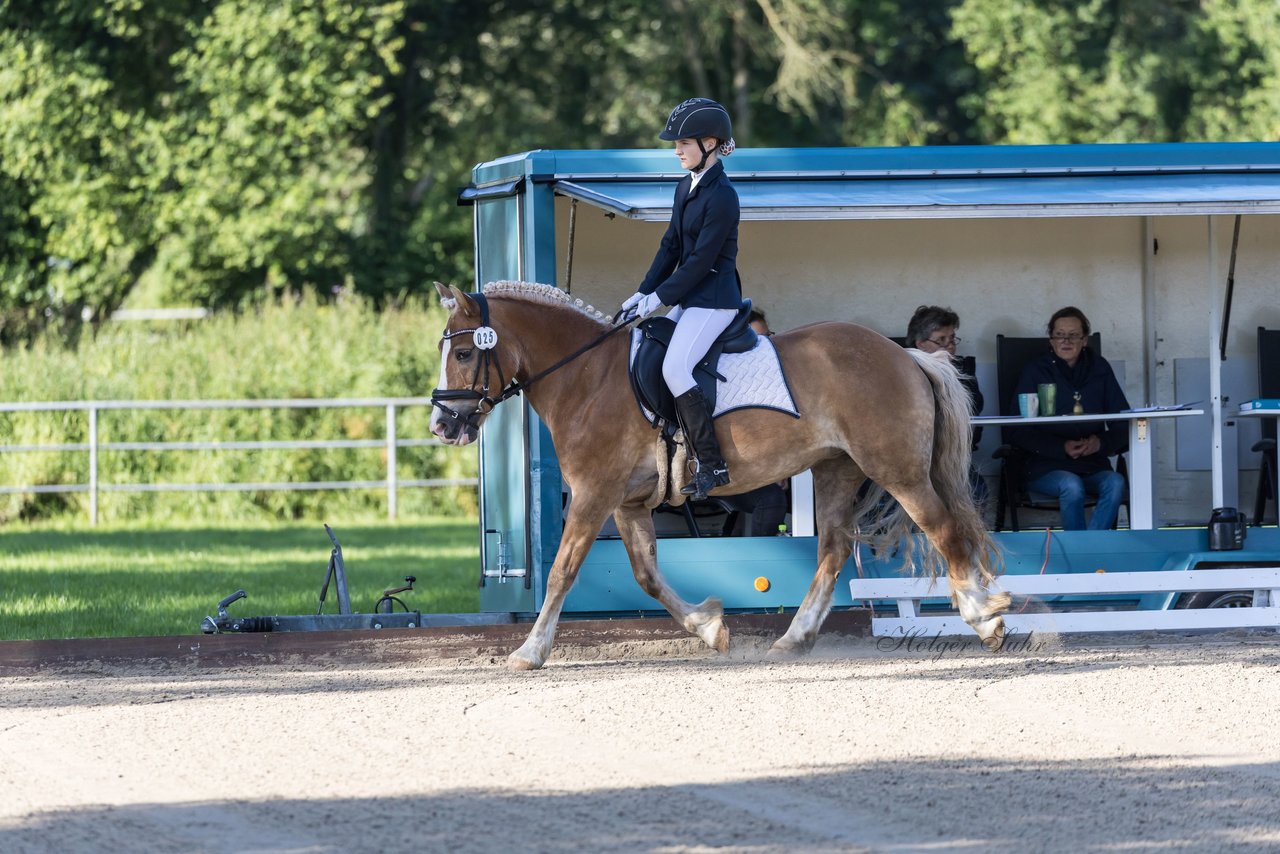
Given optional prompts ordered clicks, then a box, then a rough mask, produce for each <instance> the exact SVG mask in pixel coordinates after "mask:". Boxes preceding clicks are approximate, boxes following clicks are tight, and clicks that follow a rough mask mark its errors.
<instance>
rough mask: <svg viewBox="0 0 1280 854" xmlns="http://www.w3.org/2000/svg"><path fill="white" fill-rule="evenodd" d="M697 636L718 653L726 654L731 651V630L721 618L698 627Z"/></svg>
mask: <svg viewBox="0 0 1280 854" xmlns="http://www.w3.org/2000/svg"><path fill="white" fill-rule="evenodd" d="M696 634H697V635H698V638H699V639H700V640H701V641H702V642H703V643H705V644H706V645H707V646H709V647H711V648H712V649H714V650H715V651H716V652H720V653H725V652H728V651H729V629H728V627H727V626H725V624H724V620H723V619H721V618H720V617H716V618H715V619H714V620H710V621H708V622H705V623H703V624H702V625H700V626H698V628H697V630H696Z"/></svg>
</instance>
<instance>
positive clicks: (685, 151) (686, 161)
mask: <svg viewBox="0 0 1280 854" xmlns="http://www.w3.org/2000/svg"><path fill="white" fill-rule="evenodd" d="M715 146H716V140H715V137H711V136H709V137H707V138H706V139H704V140H703V141H702V147H703V148H705V149H706V150H707V151H713V150H714V149H715ZM676 157H678V158H680V165H681V166H682V167H683V168H685V169H695V168H697V166H698V163H699V161H701V160H702V152H701V151H699V150H698V141H697V140H696V139H677V140H676ZM712 157H715V155H714V154H712V155H711V157H708V158H707V165H708V166H709V165H711V158H712Z"/></svg>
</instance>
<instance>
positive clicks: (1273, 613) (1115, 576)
mask: <svg viewBox="0 0 1280 854" xmlns="http://www.w3.org/2000/svg"><path fill="white" fill-rule="evenodd" d="M849 589H850V591H851V592H852V594H853V599H854V601H855V602H857V601H860V600H884V599H892V600H895V601H896V602H897V605H898V616H897V617H872V619H871V634H872V635H873V636H874V637H890V636H893V637H902V636H909V635H930V636H932V635H939V634H941V635H964V634H971V633H972V632H973V629H972V628H970V627H969V626H968V624H966V623H965V622H964V620H962V619H961V618H960V615H959V614H946V615H941V616H922V615H921V614H920V613H919V603H920V600H922V599H947V598H950V596H951V585H950V584H949V583H948V581H947V579H946V578H945V577H944V578H939V579H937V580H936V581H933V580H931V579H928V578H855V579H853V580H852V581H850V582H849ZM992 590H993V591H996V590H1004V591H1006V592H1008V593H1014V594H1026V595H1034V596H1058V595H1069V594H1103V595H1105V594H1113V593H1162V592H1168V593H1174V592H1180V593H1198V592H1202V591H1227V590H1252V591H1253V606H1252V607H1247V608H1196V609H1181V610H1167V611H1154V610H1148V611H1138V610H1124V611H1115V610H1111V611H1102V610H1093V611H1089V610H1072V611H1060V612H1054V613H1034V614H1023V613H1017V606H1016V605H1015V607H1014V608H1012V609H1010V612H1009V613H1008V614H1007V615H1005V625H1006V628H1007V629H1008V630H1009V631H1010V632H1016V633H1018V634H1028V633H1030V632H1139V631H1152V630H1188V629H1240V628H1273V629H1280V566H1274V567H1255V568H1236V569H1199V570H1182V571H1172V572H1166V571H1159V572H1097V573H1093V572H1091V573H1058V574H1049V575H1005V576H1001V577H1000V578H999V579H997V581H996V582H995V584H993V585H992ZM1015 601H1016V600H1015ZM1079 605H1080V607H1081V608H1087V607H1088V606H1089V603H1079Z"/></svg>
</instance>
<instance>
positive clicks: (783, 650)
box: [764, 638, 809, 661]
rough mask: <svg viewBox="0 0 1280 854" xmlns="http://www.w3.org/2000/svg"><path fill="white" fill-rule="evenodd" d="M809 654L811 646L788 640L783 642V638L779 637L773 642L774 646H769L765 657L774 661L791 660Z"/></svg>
mask: <svg viewBox="0 0 1280 854" xmlns="http://www.w3.org/2000/svg"><path fill="white" fill-rule="evenodd" d="M808 654H809V646H807V645H805V644H801V643H792V642H791V641H787V642H786V643H783V639H782V638H779V639H778V640H776V641H774V642H773V646H771V647H769V651H768V652H766V653H765V654H764V655H765V658H768V659H771V660H773V661H791V660H794V659H797V658H803V657H804V656H806V655H808Z"/></svg>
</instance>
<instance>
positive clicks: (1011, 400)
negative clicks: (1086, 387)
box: [992, 332, 1129, 531]
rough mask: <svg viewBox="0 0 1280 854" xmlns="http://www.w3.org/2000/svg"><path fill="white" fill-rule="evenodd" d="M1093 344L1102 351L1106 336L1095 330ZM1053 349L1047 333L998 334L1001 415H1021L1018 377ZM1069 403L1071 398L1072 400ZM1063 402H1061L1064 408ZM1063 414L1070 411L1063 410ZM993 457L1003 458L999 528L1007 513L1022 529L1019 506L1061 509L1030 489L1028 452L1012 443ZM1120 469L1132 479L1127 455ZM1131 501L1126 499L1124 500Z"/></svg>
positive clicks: (1004, 432) (1012, 527)
mask: <svg viewBox="0 0 1280 854" xmlns="http://www.w3.org/2000/svg"><path fill="white" fill-rule="evenodd" d="M1089 347H1090V348H1091V349H1092V350H1093V352H1094V353H1097V354H1099V355H1101V354H1102V335H1101V334H1100V333H1097V332H1095V333H1093V334H1092V335H1090V336H1089ZM1048 348H1049V341H1048V339H1046V338H1045V337H1044V336H1040V337H1036V338H1013V337H1010V336H1007V335H997V336H996V388H997V391H998V393H999V395H1000V414H1001V415H1017V414H1018V404H1017V400H1016V399H1015V395H1014V392H1015V390H1016V389H1017V387H1018V380H1019V379H1021V377H1022V369H1023V368H1025V367H1026V365H1027V363H1028V362H1030V361H1032V360H1033V359H1037V358H1039V357H1040V355H1041V354H1042V353H1044V352H1045V351H1046V350H1047V349H1048ZM1068 403H1069V401H1068ZM1061 407H1062V401H1059V409H1060V410H1061ZM1058 414H1059V415H1062V414H1066V413H1064V412H1062V411H1059V412H1058ZM1008 432H1009V429H1008V428H1007V427H1006V428H1002V430H1001V435H1002V436H1006V437H1007V435H1008ZM992 457H994V458H995V459H998V460H1000V461H1001V465H1000V479H999V483H998V485H997V487H996V518H995V529H996V530H997V531H1002V530H1004V521H1005V515H1006V513H1007V514H1008V517H1009V529H1010V530H1012V531H1018V530H1021V528H1020V527H1019V525H1018V508H1019V507H1023V508H1026V509H1029V510H1059V509H1060V508H1059V506H1058V500H1057V499H1056V498H1049V497H1047V496H1043V495H1036V494H1034V493H1031V492H1028V491H1027V486H1026V483H1027V478H1026V459H1027V453H1026V451H1023V450H1022V449H1021V448H1018V447H1016V446H1014V445H1012V444H1010V443H1009V441H1008V439H1007V438H1006V439H1005V442H1004V444H1002V445H1001V446H1000V447H999V448H997V449H996V450H995V452H994V453H993V454H992ZM1116 470H1117V471H1119V472H1120V473H1121V474H1122V475H1124V476H1125V478H1126V480H1127V479H1128V476H1129V474H1128V468H1127V466H1126V464H1125V460H1124V456H1123V455H1121V456H1120V457H1119V460H1118V463H1117V465H1116ZM1096 503H1097V500H1096V499H1095V498H1093V497H1092V496H1088V497H1086V498H1085V506H1093V505H1094V504H1096ZM1123 503H1124V504H1126V505H1127V504H1128V499H1127V498H1126V499H1125V501H1124V502H1123Z"/></svg>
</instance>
